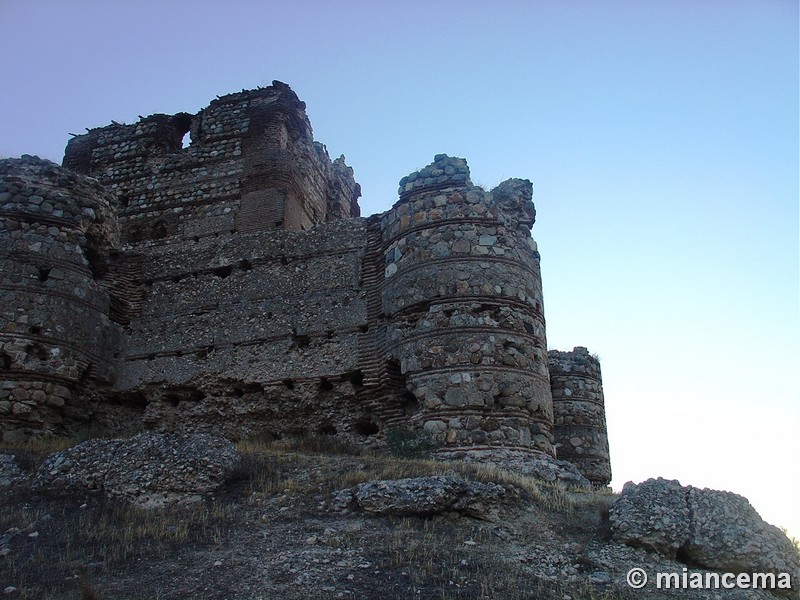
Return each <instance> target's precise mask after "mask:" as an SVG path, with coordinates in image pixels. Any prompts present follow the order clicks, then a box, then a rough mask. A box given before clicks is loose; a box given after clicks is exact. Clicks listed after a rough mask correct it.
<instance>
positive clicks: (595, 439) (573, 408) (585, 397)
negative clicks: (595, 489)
mask: <svg viewBox="0 0 800 600" xmlns="http://www.w3.org/2000/svg"><path fill="white" fill-rule="evenodd" d="M548 360H549V369H550V385H551V386H552V391H553V419H554V427H553V435H554V437H555V442H556V448H557V451H556V452H557V455H558V458H560V459H563V460H567V461H569V462H571V463H573V464H574V465H575V466H576V467H577V468H578V470H579V471H580V472H581V473H582V474H583V476H584V477H586V479H588V480H589V481H591V482H592V483H594V484H597V485H607V484H608V483H609V482H610V481H611V460H610V458H609V452H608V432H607V430H606V411H605V402H604V399H603V380H602V378H601V375H600V362H599V361H598V360H597V358H595V357H594V356H592V355H591V354H589V351H588V350H587V349H586V348H584V347H582V346H578V347H576V348H574V349H573V350H572V351H571V352H559V351H558V350H551V351H550V352H548Z"/></svg>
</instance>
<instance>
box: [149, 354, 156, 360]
mask: <svg viewBox="0 0 800 600" xmlns="http://www.w3.org/2000/svg"><path fill="white" fill-rule="evenodd" d="M155 359H156V355H155V354H148V355H147V360H155Z"/></svg>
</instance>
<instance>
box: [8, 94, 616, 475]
mask: <svg viewBox="0 0 800 600" xmlns="http://www.w3.org/2000/svg"><path fill="white" fill-rule="evenodd" d="M187 134H188V135H189V136H190V140H191V143H190V144H188V145H186V144H185V143H184V137H185V136H186V135H187ZM359 194H360V190H359V186H358V184H357V183H356V182H355V179H354V177H353V172H352V169H350V167H348V166H347V165H346V164H345V163H344V159H343V158H340V159H337V160H334V161H331V160H330V159H329V158H328V155H327V152H326V151H325V148H324V146H322V145H321V144H319V143H318V142H315V141H314V140H313V137H312V132H311V125H310V123H309V121H308V118H307V117H306V114H305V105H304V104H303V103H302V102H300V101H299V100H298V99H297V96H295V94H294V92H292V91H291V90H290V89H289V88H288V86H285V85H284V84H281V83H279V82H274V83H273V85H272V86H270V87H268V88H264V89H258V90H253V91H243V92H241V93H237V94H231V95H228V96H224V97H221V98H218V99H217V100H215V101H213V102H211V104H210V105H209V106H208V107H207V108H205V109H203V110H201V111H200V112H199V113H197V114H195V115H190V114H187V113H178V114H176V115H152V116H149V117H144V118H141V119H140V120H139V122H137V123H135V124H133V125H120V124H116V123H114V124H112V125H109V126H107V127H102V128H97V129H92V130H89V131H88V133H87V134H85V135H82V136H77V137H75V138H73V139H72V140H71V141H70V143H69V144H68V146H67V150H66V154H65V157H64V168H62V167H58V166H57V165H54V164H52V163H49V162H48V161H42V160H40V159H36V158H32V157H26V158H23V159H19V160H7V161H2V163H0V236H2V242H3V245H2V249H1V250H0V252H2V254H0V260H1V261H2V273H1V274H0V285H2V288H0V291H1V292H2V294H3V300H4V301H3V305H2V306H3V309H2V310H3V312H2V319H3V320H2V322H0V385H1V386H2V388H1V389H0V426H1V427H2V430H3V435H4V438H5V439H11V440H14V439H23V438H26V437H29V436H32V435H42V434H65V435H74V434H76V433H88V434H95V433H98V434H99V433H102V434H119V433H131V432H134V431H138V430H142V429H151V430H160V431H190V430H191V431H209V432H215V433H221V434H224V435H226V436H228V437H230V438H232V439H239V438H243V437H250V436H258V435H261V436H272V437H280V436H283V435H288V434H323V435H327V434H330V435H333V434H335V435H338V436H341V437H344V438H346V439H349V440H351V441H355V442H357V443H360V444H364V445H370V446H381V445H385V444H386V438H387V433H388V432H390V431H391V430H392V429H395V428H398V427H408V428H411V429H415V430H418V431H419V432H424V433H425V435H427V436H428V437H429V438H430V440H431V441H432V442H434V443H435V444H437V445H438V451H437V453H438V455H440V456H445V457H455V458H459V457H463V458H469V459H475V458H478V459H481V457H485V458H487V459H488V458H491V457H497V456H499V455H503V456H506V457H509V460H512V459H513V461H516V462H515V464H519V463H520V461H525V460H527V458H528V457H531V456H533V455H537V456H539V457H542V456H553V455H555V454H557V455H558V457H559V458H567V459H568V460H574V461H576V464H578V465H579V466H580V467H581V468H582V469H584V472H585V474H586V475H587V477H589V478H590V479H592V480H593V481H596V482H602V481H607V479H608V477H610V471H608V469H607V467H608V451H607V442H606V441H605V422H604V414H603V406H602V388H601V387H600V380H599V376H600V373H599V365H596V363H595V362H592V361H593V359H591V357H589V358H584V355H583V354H582V353H577V350H576V351H575V352H576V353H577V354H575V353H568V354H563V355H562V353H551V355H550V362H551V365H550V369H548V356H547V352H546V350H545V349H546V348H547V341H546V333H545V319H544V312H543V308H542V306H543V301H542V282H541V276H540V269H539V253H538V251H537V247H536V243H535V242H534V241H533V239H532V238H531V231H530V230H531V226H532V225H533V223H534V220H535V214H536V213H535V210H534V206H533V202H532V186H531V183H530V182H529V181H527V180H521V179H510V180H508V181H505V182H503V183H501V184H500V185H499V186H497V187H496V188H495V189H494V190H491V191H486V190H483V189H482V188H480V187H476V186H474V185H472V183H471V182H470V177H469V168H468V166H467V163H466V161H465V160H464V159H462V158H455V157H449V156H446V155H437V156H436V157H435V158H434V162H433V163H432V164H430V165H429V166H427V167H425V168H424V169H422V170H420V171H418V172H415V173H412V174H410V175H408V176H407V177H404V178H403V179H402V180H401V181H400V190H399V200H398V201H397V203H396V204H395V205H394V206H393V207H392V208H391V209H390V210H388V211H386V212H385V213H383V214H380V215H374V216H372V217H369V218H367V219H364V218H360V217H359V209H358V204H357V198H358V196H359ZM587 356H588V354H587ZM565 357H569V358H565ZM551 375H552V376H553V377H552V381H551ZM551 384H552V391H551ZM567 389H569V390H574V391H575V392H576V395H575V396H574V397H572V398H570V397H569V396H570V394H569V393H567ZM584 391H585V392H586V394H585V395H581V394H582V393H583V392H584ZM554 401H555V404H554ZM554 410H555V412H554ZM554 415H555V416H554ZM554 422H555V428H554ZM554 433H555V438H554ZM575 440H578V441H575ZM573 442H575V443H573ZM604 443H605V446H603V444H604ZM603 448H605V451H603ZM570 453H571V454H570ZM604 469H605V470H604Z"/></svg>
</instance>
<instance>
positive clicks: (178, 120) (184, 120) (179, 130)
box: [172, 112, 192, 148]
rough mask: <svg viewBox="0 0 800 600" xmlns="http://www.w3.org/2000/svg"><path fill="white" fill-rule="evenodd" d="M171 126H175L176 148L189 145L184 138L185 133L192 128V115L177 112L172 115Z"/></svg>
mask: <svg viewBox="0 0 800 600" xmlns="http://www.w3.org/2000/svg"><path fill="white" fill-rule="evenodd" d="M172 126H173V127H174V128H175V142H176V144H175V146H176V148H186V147H187V146H188V145H189V144H188V142H187V140H186V134H187V133H189V130H190V129H191V128H192V115H190V114H189V113H184V112H181V113H178V114H177V115H175V116H174V117H172ZM190 141H191V137H190Z"/></svg>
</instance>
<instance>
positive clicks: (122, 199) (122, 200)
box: [117, 193, 131, 208]
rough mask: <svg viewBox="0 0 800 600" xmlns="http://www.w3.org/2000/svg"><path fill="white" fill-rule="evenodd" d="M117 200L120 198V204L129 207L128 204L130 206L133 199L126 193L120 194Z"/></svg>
mask: <svg viewBox="0 0 800 600" xmlns="http://www.w3.org/2000/svg"><path fill="white" fill-rule="evenodd" d="M117 200H119V205H120V206H121V207H122V208H128V206H130V203H131V199H130V196H128V194H125V193H122V194H120V195H119V196H117Z"/></svg>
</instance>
